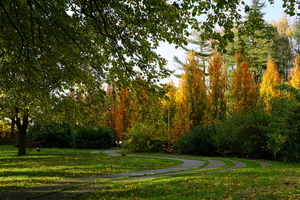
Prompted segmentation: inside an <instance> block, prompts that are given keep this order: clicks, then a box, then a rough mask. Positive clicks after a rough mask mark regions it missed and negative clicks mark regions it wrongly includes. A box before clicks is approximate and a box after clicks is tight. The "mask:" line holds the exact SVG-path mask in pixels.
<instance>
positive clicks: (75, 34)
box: [0, 0, 296, 155]
mask: <svg viewBox="0 0 300 200" xmlns="http://www.w3.org/2000/svg"><path fill="white" fill-rule="evenodd" d="M269 1H270V2H273V0H269ZM288 2H289V3H288V4H286V3H285V4H283V6H284V7H286V8H287V11H290V13H291V14H294V13H295V12H293V11H294V10H295V6H296V3H295V1H291V0H290V1H288ZM239 5H240V6H241V8H245V10H246V5H245V2H244V1H242V2H239V1H237V0H234V1H229V2H227V3H224V1H216V2H214V3H211V1H203V2H201V3H199V4H195V2H194V0H183V1H180V2H177V1H161V0H153V1H146V2H143V3H141V2H140V1H95V0H47V1H29V0H28V1H23V0H14V1H9V0H2V1H0V24H1V29H0V55H1V56H0V57H1V59H0V90H1V92H3V93H4V94H5V99H6V100H7V99H9V101H2V102H1V103H2V104H4V103H6V105H5V107H9V109H10V110H14V119H15V121H16V123H17V127H18V129H19V134H20V136H21V137H20V140H19V141H20V144H19V152H18V154H19V155H25V154H26V151H25V138H26V130H27V126H28V124H29V122H30V121H31V118H32V117H37V118H41V117H44V118H48V119H49V118H51V117H50V114H51V113H52V112H51V108H52V106H53V105H55V103H56V102H57V101H59V98H58V97H59V95H60V93H61V92H64V91H66V90H68V89H69V88H70V87H73V86H74V85H75V84H78V83H80V84H85V85H89V86H90V87H92V86H93V85H95V83H103V82H106V83H108V84H115V85H118V86H120V85H122V84H123V85H125V86H130V85H131V82H132V80H133V78H134V77H136V75H137V74H140V75H141V76H142V78H143V79H144V80H145V81H146V82H147V84H153V83H154V82H157V81H158V80H159V79H160V78H162V77H165V76H167V75H169V74H170V71H169V70H168V69H166V68H165V66H164V65H165V63H166V62H165V60H164V59H163V58H162V57H161V56H160V55H158V54H157V53H155V51H154V50H155V49H156V48H157V47H158V45H159V43H160V42H161V41H164V42H168V43H173V44H176V45H182V44H184V43H186V42H187V39H186V36H188V35H189V32H188V31H187V30H186V29H187V28H188V27H189V25H190V27H191V28H193V29H196V30H200V29H202V30H206V31H204V32H203V34H202V35H201V37H203V38H204V39H206V38H212V39H214V40H213V42H214V43H213V44H214V45H215V46H216V45H220V48H221V49H222V48H224V46H226V44H227V43H228V40H232V38H233V34H232V32H231V30H232V28H233V27H234V25H235V24H236V23H238V24H240V25H241V24H242V22H241V20H240V19H241V17H242V16H241V14H240V13H239V9H237V8H238V7H239ZM203 14H205V15H207V17H206V18H205V19H206V20H205V21H204V23H203V24H202V25H201V27H199V23H198V21H197V16H199V15H203ZM214 26H220V27H224V34H223V35H221V34H219V33H216V32H215V31H214V29H212V27H214ZM238 27H242V26H238ZM246 28H247V27H246ZM243 29H244V27H243ZM96 85H98V84H96ZM95 89H96V88H95ZM45 110H47V112H45ZM45 113H47V114H48V115H46V114H45ZM7 114H8V113H7ZM58 114H59V112H57V113H55V114H52V116H55V115H58ZM4 115H5V114H4ZM6 116H7V115H6Z"/></svg>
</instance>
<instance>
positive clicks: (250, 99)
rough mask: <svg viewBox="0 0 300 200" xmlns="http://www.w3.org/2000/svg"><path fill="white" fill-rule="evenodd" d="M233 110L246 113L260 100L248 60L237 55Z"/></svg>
mask: <svg viewBox="0 0 300 200" xmlns="http://www.w3.org/2000/svg"><path fill="white" fill-rule="evenodd" d="M231 93H232V96H233V98H234V102H233V103H232V104H233V105H232V108H233V109H234V110H236V111H241V112H244V111H246V110H249V109H252V108H254V107H255V105H256V103H257V99H258V88H257V86H256V83H255V80H254V77H253V75H252V73H251V72H250V71H249V67H248V63H247V61H246V58H245V57H243V56H242V55H241V54H240V53H237V54H236V70H235V71H234V73H233V77H232V92H231Z"/></svg>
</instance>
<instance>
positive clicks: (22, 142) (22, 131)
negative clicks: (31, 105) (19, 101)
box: [15, 107, 29, 156]
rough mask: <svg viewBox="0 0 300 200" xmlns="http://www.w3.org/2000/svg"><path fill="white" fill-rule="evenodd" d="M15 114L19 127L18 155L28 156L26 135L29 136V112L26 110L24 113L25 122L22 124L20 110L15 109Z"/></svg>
mask: <svg viewBox="0 0 300 200" xmlns="http://www.w3.org/2000/svg"><path fill="white" fill-rule="evenodd" d="M15 114H16V124H17V127H18V131H19V145H18V147H19V150H18V155H19V156H24V155H26V134H27V127H28V124H29V120H28V110H27V109H26V110H24V113H23V120H22V122H23V123H22V122H21V119H20V117H19V108H17V107H16V108H15Z"/></svg>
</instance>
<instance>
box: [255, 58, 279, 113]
mask: <svg viewBox="0 0 300 200" xmlns="http://www.w3.org/2000/svg"><path fill="white" fill-rule="evenodd" d="M280 84H281V78H280V76H279V72H278V70H277V67H276V63H275V62H274V61H273V60H272V59H271V58H270V57H269V59H268V62H267V69H266V71H265V73H264V75H263V77H262V82H261V84H260V99H261V100H262V101H263V102H264V104H265V106H266V110H270V109H271V104H270V101H271V100H274V99H276V98H278V97H280V96H281V93H280V90H279V89H278V88H276V86H279V85H280Z"/></svg>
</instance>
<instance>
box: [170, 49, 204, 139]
mask: <svg viewBox="0 0 300 200" xmlns="http://www.w3.org/2000/svg"><path fill="white" fill-rule="evenodd" d="M206 95H207V94H206V86H205V78H204V75H203V72H202V70H201V68H200V66H199V63H198V60H197V56H196V55H195V51H190V52H189V54H188V57H187V60H186V64H185V66H184V74H183V75H182V76H181V82H180V85H179V88H178V91H177V94H176V99H177V100H176V101H177V112H176V114H175V116H174V121H173V123H174V124H173V132H171V135H173V136H174V139H173V142H176V141H177V140H178V139H179V138H180V137H181V136H183V135H186V134H188V132H189V131H190V130H191V128H192V127H196V126H198V125H200V124H201V123H202V120H203V117H204V113H205V109H206Z"/></svg>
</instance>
